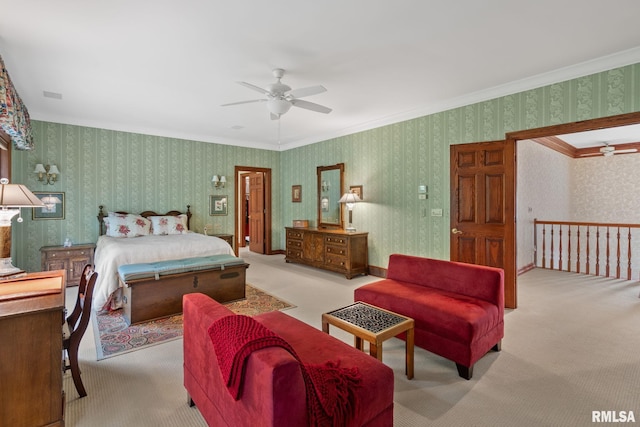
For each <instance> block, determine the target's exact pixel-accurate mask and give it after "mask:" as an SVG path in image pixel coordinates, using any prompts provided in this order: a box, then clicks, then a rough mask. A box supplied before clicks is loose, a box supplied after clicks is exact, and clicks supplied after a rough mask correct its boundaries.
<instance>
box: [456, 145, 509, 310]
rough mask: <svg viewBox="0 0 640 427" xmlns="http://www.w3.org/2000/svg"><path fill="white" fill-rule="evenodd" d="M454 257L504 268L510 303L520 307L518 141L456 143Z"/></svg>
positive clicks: (506, 290) (505, 291)
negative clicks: (517, 233) (517, 286)
mask: <svg viewBox="0 0 640 427" xmlns="http://www.w3.org/2000/svg"><path fill="white" fill-rule="evenodd" d="M450 154H451V253H450V258H451V260H452V261H459V262H466V263H471V264H479V265H488V266H491V267H499V268H502V269H504V280H505V283H504V285H505V289H504V293H505V306H506V307H507V308H516V306H517V298H516V256H515V250H516V246H515V167H516V166H515V164H516V163H515V162H516V159H515V143H514V142H513V141H495V142H481V143H474V144H460V145H453V146H451V149H450Z"/></svg>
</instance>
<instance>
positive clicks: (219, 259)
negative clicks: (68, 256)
mask: <svg viewBox="0 0 640 427" xmlns="http://www.w3.org/2000/svg"><path fill="white" fill-rule="evenodd" d="M248 267H249V264H247V263H245V262H244V260H243V259H242V258H237V257H234V256H232V255H212V256H207V257H195V258H185V259H177V260H168V261H158V262H151V263H141V264H126V265H121V266H120V267H118V277H119V280H120V283H121V285H122V286H123V310H124V316H125V319H126V320H127V321H128V322H129V323H130V324H134V323H140V322H144V321H147V320H151V319H156V318H160V317H166V316H171V315H174V314H179V313H181V312H182V296H183V295H185V294H188V293H193V292H199V293H203V294H206V295H209V296H210V297H211V298H213V299H215V300H216V301H218V302H221V303H224V302H229V301H234V300H238V299H242V298H245V286H246V283H245V280H246V269H247V268H248Z"/></svg>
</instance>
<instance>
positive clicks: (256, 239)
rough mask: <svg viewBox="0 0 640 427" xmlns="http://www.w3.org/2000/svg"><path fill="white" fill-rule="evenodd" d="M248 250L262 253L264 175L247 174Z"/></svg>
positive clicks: (258, 173) (260, 173) (256, 173)
mask: <svg viewBox="0 0 640 427" xmlns="http://www.w3.org/2000/svg"><path fill="white" fill-rule="evenodd" d="M249 250H250V251H251V252H257V253H260V254H263V253H264V175H263V173H262V172H253V173H250V174H249Z"/></svg>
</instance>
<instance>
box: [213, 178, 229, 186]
mask: <svg viewBox="0 0 640 427" xmlns="http://www.w3.org/2000/svg"><path fill="white" fill-rule="evenodd" d="M211 182H212V183H213V186H214V187H216V188H224V185H225V184H226V182H227V177H226V176H224V175H220V176H218V175H213V178H211Z"/></svg>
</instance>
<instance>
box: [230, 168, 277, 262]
mask: <svg viewBox="0 0 640 427" xmlns="http://www.w3.org/2000/svg"><path fill="white" fill-rule="evenodd" d="M234 180H235V188H236V210H235V212H236V215H235V226H234V230H235V233H234V234H235V247H236V254H238V253H239V252H240V248H245V247H247V246H248V247H249V250H250V251H251V252H256V253H261V254H271V253H272V246H271V218H272V217H271V215H272V213H271V169H269V168H258V167H252V166H236V167H235V173H234Z"/></svg>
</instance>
